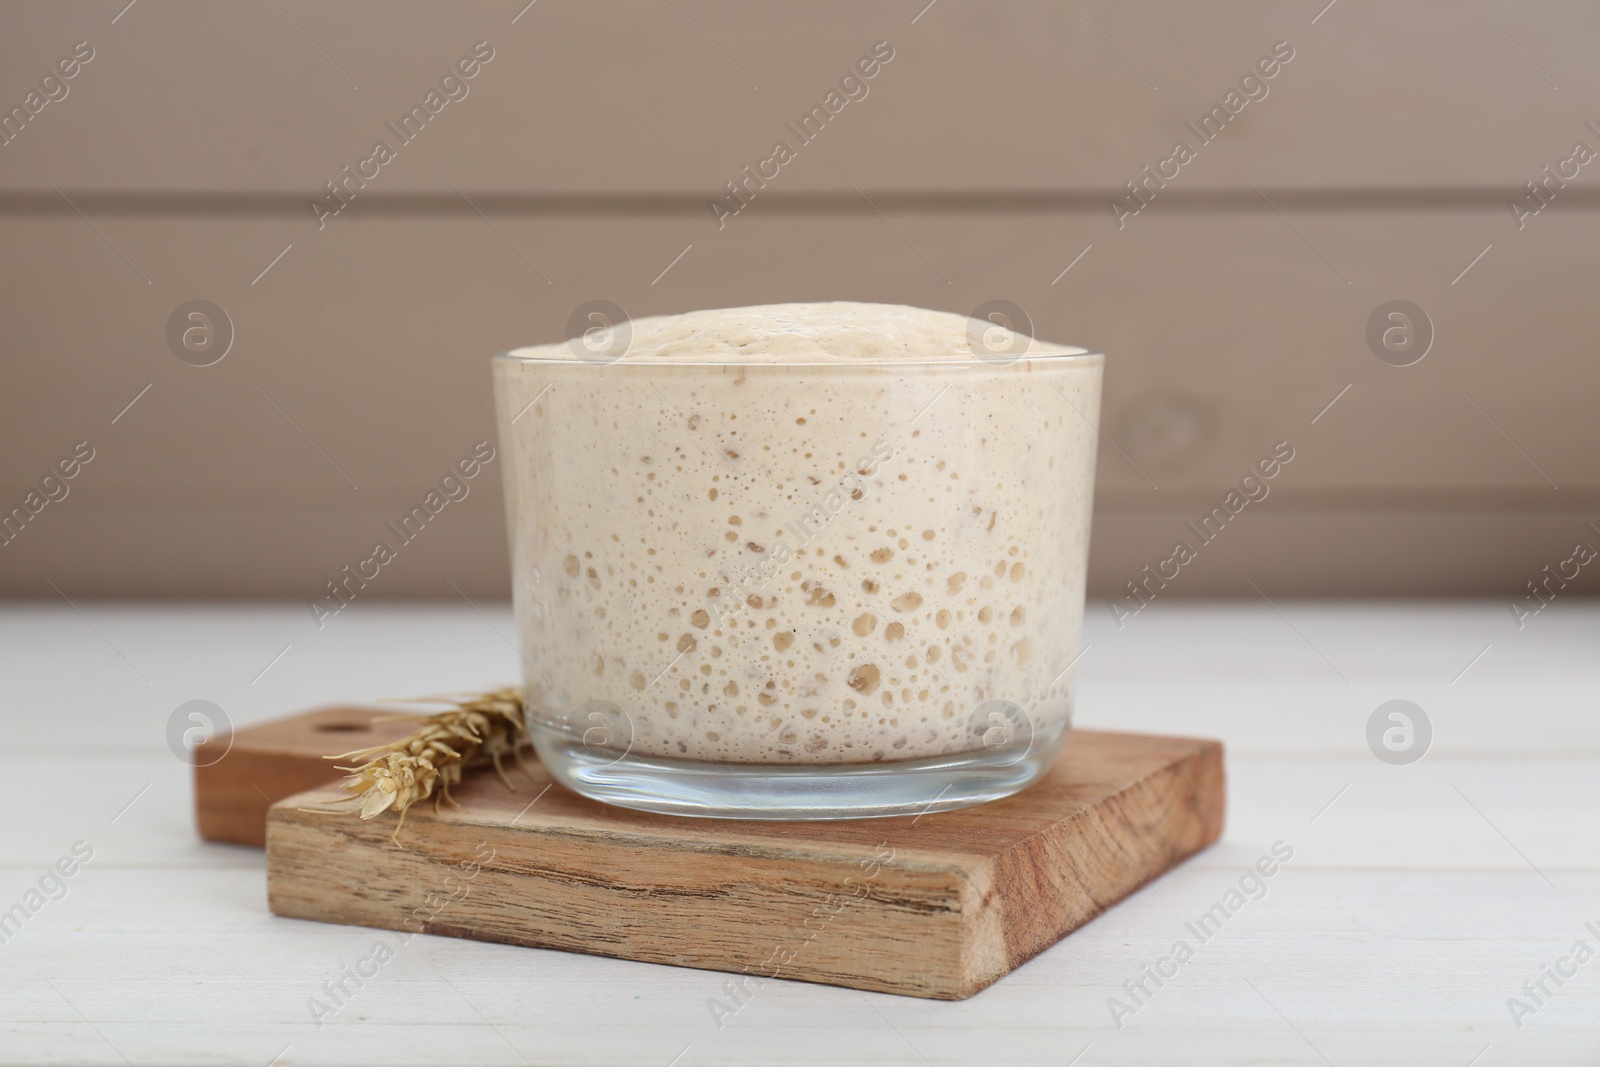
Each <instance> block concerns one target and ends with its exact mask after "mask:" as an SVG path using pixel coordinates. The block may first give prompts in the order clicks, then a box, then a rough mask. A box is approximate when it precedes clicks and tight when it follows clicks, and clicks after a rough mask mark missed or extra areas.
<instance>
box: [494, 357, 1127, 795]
mask: <svg viewBox="0 0 1600 1067" xmlns="http://www.w3.org/2000/svg"><path fill="white" fill-rule="evenodd" d="M546 351H548V350H546ZM1103 365H1104V357H1102V356H1101V355H1100V354H1099V353H1086V354H1082V355H1042V356H1035V357H1027V356H1024V357H1022V358H1019V359H1015V360H1011V361H1005V362H1000V361H996V362H985V361H982V360H974V359H972V358H971V356H970V355H968V356H967V357H966V358H965V359H945V360H941V359H937V358H930V359H929V360H928V361H927V362H916V363H912V362H904V361H897V362H881V363H866V362H850V363H826V364H796V363H771V362H767V363H761V362H750V363H739V364H730V363H662V362H629V361H627V360H620V361H617V362H612V363H601V362H590V361H586V360H583V359H551V358H535V357H529V356H525V355H519V354H518V353H517V352H515V351H513V352H508V353H504V354H502V355H500V356H498V357H497V358H496V360H495V367H494V371H495V397H496V407H497V411H498V418H499V426H500V440H501V446H502V447H501V457H502V469H503V474H504V479H505V489H506V512H507V524H508V533H509V540H510V545H511V562H512V575H513V582H514V596H513V599H514V603H515V609H516V618H517V630H518V636H519V642H520V653H521V656H522V659H523V672H524V682H525V685H526V694H527V704H528V728H529V731H530V733H531V734H532V736H533V741H534V745H535V747H536V748H537V750H538V753H539V757H540V759H542V760H543V761H544V763H545V766H546V767H547V768H548V769H549V770H550V772H551V774H552V775H553V776H554V777H555V778H556V779H557V780H558V781H560V782H561V783H562V784H564V785H565V786H567V787H568V788H570V789H573V790H575V791H577V792H579V793H582V794H584V795H586V796H590V797H593V798H595V799H597V800H602V801H606V802H609V803H612V804H618V805H622V806H624V807H629V808H638V809H643V810H646V811H656V812H667V813H672V814H679V815H700V816H714V817H726V818H763V819H835V818H861V817H867V816H880V815H903V814H908V813H911V814H915V813H919V812H929V811H942V810H947V809H951V808H958V807H965V806H967V805H971V804H976V803H981V802H983V801H988V800H993V799H997V798H999V797H1003V796H1007V795H1009V794H1011V793H1014V792H1017V791H1018V790H1020V789H1023V788H1024V787H1026V786H1027V785H1029V784H1030V783H1032V782H1033V781H1035V780H1036V779H1037V778H1038V777H1039V776H1040V775H1042V774H1043V773H1044V771H1045V770H1047V769H1048V768H1049V766H1050V764H1051V763H1053V762H1054V760H1055V758H1056V756H1057V755H1058V754H1059V752H1060V750H1061V746H1062V744H1063V743H1064V742H1065V739H1066V733H1067V730H1068V727H1069V724H1070V722H1071V719H1072V710H1073V693H1074V688H1075V686H1074V682H1075V669H1074V668H1075V663H1076V658H1077V655H1078V645H1079V633H1080V630H1081V627H1082V622H1083V602H1084V573H1085V563H1086V560H1087V556H1088V547H1089V521H1090V506H1091V501H1092V498H1093V491H1094V485H1093V483H1094V465H1095V445H1096V438H1097V431H1096V429H1095V426H1096V423H1097V422H1098V412H1099V405H1100V379H1101V371H1102V368H1103Z"/></svg>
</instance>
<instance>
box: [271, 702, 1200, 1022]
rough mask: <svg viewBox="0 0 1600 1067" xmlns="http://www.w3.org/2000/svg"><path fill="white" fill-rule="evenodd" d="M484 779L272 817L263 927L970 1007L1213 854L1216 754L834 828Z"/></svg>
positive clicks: (1127, 759)
mask: <svg viewBox="0 0 1600 1067" xmlns="http://www.w3.org/2000/svg"><path fill="white" fill-rule="evenodd" d="M510 774H511V780H512V782H513V783H514V784H515V786H516V789H515V791H510V790H507V788H506V786H505V785H504V784H503V783H502V782H501V781H500V780H499V779H498V778H496V777H495V776H494V774H493V773H492V772H477V773H473V774H471V775H469V776H468V777H467V778H466V779H465V780H464V781H463V782H462V784H461V785H460V786H459V787H457V788H456V789H455V790H453V791H452V793H453V795H454V797H455V799H456V800H457V802H458V803H459V804H460V805H461V807H460V808H459V809H452V808H449V807H445V808H443V809H441V810H440V811H439V812H437V813H435V812H434V810H433V806H432V805H431V804H425V805H418V806H417V807H415V808H413V809H412V811H411V812H410V814H409V815H408V816H407V819H406V823H405V826H404V828H403V829H402V830H401V831H400V834H399V843H400V845H402V846H404V847H396V845H395V844H394V843H392V842H391V840H390V835H391V834H392V833H393V831H394V829H395V820H394V818H393V816H392V815H385V816H380V817H379V818H376V819H372V820H370V821H365V822H364V821H362V820H360V819H358V818H357V817H355V816H354V815H330V814H320V813H312V812H309V811H306V810H304V809H307V808H312V807H315V806H316V805H318V804H321V803H323V802H325V801H328V800H330V799H333V798H336V797H338V796H342V795H343V794H342V792H341V791H340V790H338V789H333V788H321V789H316V790H312V791H310V792H307V793H302V794H300V795H298V796H295V797H291V798H289V799H287V800H284V801H283V802H281V803H278V804H275V805H273V807H272V808H271V810H270V812H269V815H268V824H267V900H268V903H269V905H270V906H271V908H272V910H273V911H274V912H276V913H277V914H279V915H285V916H290V917H293V918H298V919H315V920H318V921H322V922H334V923H349V924H355V925H360V926H373V927H378V928H381V929H387V930H408V931H411V932H415V933H432V934H445V935H449V936H453V937H466V938H476V939H479V940H485V941H503V942H509V943H512V944H517V945H529V946H534V947H539V948H554V949H563V950H566V951H571V952H590V953H596V954H599V955H604V956H616V957H621V958H624V959H633V960H644V961H648V962H652V963H667V964H676V965H679V966H686V967H700V968H707V969H712V970H721V971H731V972H734V973H736V974H741V975H745V976H746V977H744V978H741V979H738V980H736V982H735V987H734V992H731V993H730V994H729V997H730V1000H729V1001H727V1002H726V1006H727V1008H728V1010H730V1011H732V1010H736V1005H737V1003H739V1002H740V1001H739V1000H738V999H737V998H738V997H740V996H748V995H750V994H751V993H752V992H753V991H754V990H755V989H756V988H758V987H759V985H760V983H761V981H762V979H763V977H766V978H770V977H779V978H791V979H801V980H805V981H811V982H824V983H828V984H831V985H842V986H849V987H852V988H855V989H866V990H874V991H878V992H885V993H901V994H906V995H910V996H918V997H935V998H941V999H960V998H964V997H969V996H971V995H972V994H974V993H976V992H977V991H979V990H980V989H983V988H984V987H985V986H987V985H989V984H990V983H991V982H993V981H995V980H996V979H997V978H999V977H1001V976H1002V975H1004V974H1006V973H1007V972H1008V971H1010V970H1012V969H1013V968H1015V967H1018V966H1020V965H1021V964H1022V963H1023V962H1025V961H1026V960H1028V959H1031V958H1032V957H1033V956H1035V955H1037V954H1038V953H1039V952H1041V951H1043V950H1044V949H1046V948H1048V947H1050V946H1051V945H1053V944H1054V943H1055V942H1057V941H1058V940H1060V939H1061V938H1062V937H1065V936H1066V935H1067V934H1068V933H1070V932H1071V931H1072V930H1074V929H1076V928H1077V927H1079V926H1082V925H1083V924H1084V923H1086V922H1088V921H1089V920H1090V919H1092V918H1093V917H1094V916H1096V915H1098V914H1099V913H1100V912H1102V911H1104V910H1105V909H1106V908H1108V907H1110V906H1111V905H1112V904H1114V903H1116V902H1117V901H1118V900H1121V899H1122V898H1123V897H1125V896H1127V895H1128V894H1129V893H1131V892H1133V891H1134V890H1135V889H1138V888H1139V887H1140V886H1143V885H1145V884H1147V883H1148V882H1149V881H1150V880H1152V879H1154V878H1156V877H1157V876H1159V875H1160V874H1161V873H1162V872H1164V871H1166V870H1168V869H1170V868H1171V867H1173V866H1174V865H1175V864H1177V863H1178V862H1179V861H1181V860H1182V859H1184V858H1185V857H1186V856H1189V855H1191V854H1193V853H1195V852H1197V851H1199V850H1200V849H1202V848H1204V847H1206V846H1207V845H1209V844H1211V843H1212V842H1213V841H1215V840H1216V839H1217V837H1218V836H1219V835H1220V833H1221V832H1222V823H1223V809H1224V780H1223V763H1222V746H1221V744H1220V743H1218V742H1216V741H1201V740H1191V739H1186V738H1175V737H1154V736H1147V735H1139V734H1120V733H1102V732H1098V731H1090V730H1079V731H1075V732H1074V733H1073V734H1072V735H1071V740H1070V741H1069V742H1068V744H1067V747H1066V750H1065V752H1064V754H1063V755H1062V757H1061V760H1060V761H1059V762H1058V763H1057V764H1056V766H1055V767H1054V768H1053V769H1052V771H1051V772H1050V774H1049V775H1048V776H1047V777H1046V778H1045V779H1044V780H1042V781H1041V782H1039V783H1038V784H1037V785H1035V786H1033V787H1032V788H1030V789H1028V790H1026V791H1024V792H1022V793H1020V794H1018V795H1016V796H1013V797H1008V798H1006V799H1004V800H999V801H995V802H994V803H991V804H985V805H982V806H980V807H976V808H968V809H966V810H963V811H952V812H942V813H939V814H933V815H922V816H917V817H908V816H907V817H896V818H888V819H859V820H849V821H836V822H791V823H781V822H756V821H731V820H721V819H692V818H681V817H674V816H668V815H650V814H645V813H642V812H634V811H628V810H625V809H622V808H615V807H611V806H609V805H605V804H600V803H597V802H594V801H591V800H587V799H585V798H583V797H580V796H578V795H576V794H574V793H571V792H569V791H567V790H566V789H565V788H563V787H561V786H559V785H553V784H552V783H551V781H550V779H549V777H548V776H547V775H546V774H545V772H544V770H543V769H542V768H539V767H537V766H536V767H535V768H534V772H533V774H532V776H531V778H530V776H529V775H527V774H524V773H523V772H521V771H519V770H516V769H514V768H513V769H511V770H510Z"/></svg>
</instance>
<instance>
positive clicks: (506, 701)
mask: <svg viewBox="0 0 1600 1067" xmlns="http://www.w3.org/2000/svg"><path fill="white" fill-rule="evenodd" d="M404 703H410V704H433V703H445V704H449V705H451V707H450V709H449V710H448V711H441V712H437V713H435V714H432V715H425V716H424V715H417V716H397V717H398V718H416V719H418V720H420V722H421V725H420V726H418V727H417V729H416V730H414V731H412V732H411V733H410V734H408V735H407V736H405V737H402V738H400V739H399V740H398V741H391V742H389V743H388V744H383V745H373V746H372V747H371V748H361V749H356V750H355V751H354V752H346V753H344V754H342V755H338V756H328V757H326V758H327V759H336V760H361V761H363V762H362V763H361V764H360V765H359V766H354V767H340V768H339V770H341V771H349V772H350V777H349V778H347V779H346V780H345V783H344V787H345V788H346V789H347V790H349V791H350V792H351V793H352V794H353V795H352V796H351V797H349V798H347V799H350V800H356V801H358V802H359V810H360V814H361V817H362V818H363V819H372V818H375V817H377V816H378V815H380V814H382V813H383V812H385V811H388V810H389V809H390V808H393V809H394V810H395V811H396V812H398V813H399V816H400V820H399V822H398V823H397V824H396V826H395V828H394V835H393V837H394V838H395V839H396V840H395V843H396V844H398V843H399V841H398V840H397V838H398V835H399V833H400V827H402V826H404V825H405V820H406V812H407V811H408V810H409V809H410V808H411V805H413V804H415V803H416V802H417V801H419V800H426V799H428V798H429V797H430V796H431V797H433V798H434V807H435V808H437V807H438V805H439V803H440V802H441V801H443V802H445V803H448V804H451V805H452V806H455V807H459V806H460V805H457V804H456V802H455V801H454V800H452V799H451V798H450V787H451V786H453V785H456V784H457V783H459V782H460V781H461V772H462V770H463V769H464V768H466V767H468V766H471V765H472V764H473V763H475V762H479V761H481V760H483V759H485V758H487V759H488V760H490V761H491V762H492V763H493V764H494V769H495V773H497V774H499V775H500V780H501V781H502V782H504V783H505V784H506V788H507V789H513V790H514V789H515V788H516V787H515V786H513V785H512V784H511V780H510V779H509V778H507V777H506V772H505V767H504V766H503V765H502V764H501V760H502V759H503V758H504V757H505V756H506V755H507V754H509V755H511V756H512V757H513V758H515V759H516V760H517V762H518V763H519V764H521V763H522V754H521V752H520V751H519V746H520V745H521V744H522V742H523V741H524V740H525V739H526V737H527V732H526V729H525V727H524V726H523V720H522V690H521V689H518V688H515V687H507V688H505V689H497V690H494V691H493V692H489V693H471V694H456V695H448V696H436V697H424V698H422V699H421V700H415V701H404ZM523 769H524V770H526V769H527V767H526V765H525V764H523Z"/></svg>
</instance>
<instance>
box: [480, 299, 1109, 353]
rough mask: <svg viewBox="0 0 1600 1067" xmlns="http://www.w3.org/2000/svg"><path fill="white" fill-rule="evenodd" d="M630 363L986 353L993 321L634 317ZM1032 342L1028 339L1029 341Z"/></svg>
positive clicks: (791, 307)
mask: <svg viewBox="0 0 1600 1067" xmlns="http://www.w3.org/2000/svg"><path fill="white" fill-rule="evenodd" d="M628 328H630V329H631V330H632V338H631V342H630V344H629V346H628V350H627V352H626V353H625V354H624V355H623V356H622V359H623V360H625V361H629V362H632V361H639V362H660V363H734V362H738V363H744V362H751V363H840V362H865V361H924V360H940V359H973V358H982V357H983V356H985V355H987V354H988V353H987V352H986V351H984V350H983V349H982V345H981V343H980V346H979V351H977V352H976V353H975V352H974V351H973V348H972V344H971V340H970V337H971V333H969V331H972V332H981V331H990V330H994V329H996V327H995V326H994V324H992V323H984V322H981V321H980V320H974V319H969V318H968V317H967V316H965V315H957V314H954V313H952V312H948V311H929V310H927V309H925V308H915V307H907V306H905V305H903V304H861V303H850V302H845V301H837V302H832V303H821V304H763V305H758V306H756V307H742V308H714V309H710V310H706V311H689V312H685V313H683V314H681V315H653V316H650V317H648V318H640V319H633V320H631V322H630V323H629V327H628ZM1030 340H1031V339H1030ZM1087 352H1088V350H1087V349H1084V348H1078V347H1076V346H1073V345H1059V344H1051V343H1049V342H1045V341H1039V340H1031V343H1030V344H1029V345H1028V347H1027V350H1026V352H1025V353H1023V354H1025V355H1026V356H1028V357H1037V356H1046V355H1084V354H1087ZM510 354H511V355H513V356H519V357H523V358H530V359H573V358H576V357H574V356H573V354H572V351H571V349H570V348H569V347H568V344H567V342H565V341H561V342H557V343H555V344H548V345H534V346H531V347H528V348H519V349H515V350H513V351H512V352H511V353H510Z"/></svg>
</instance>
